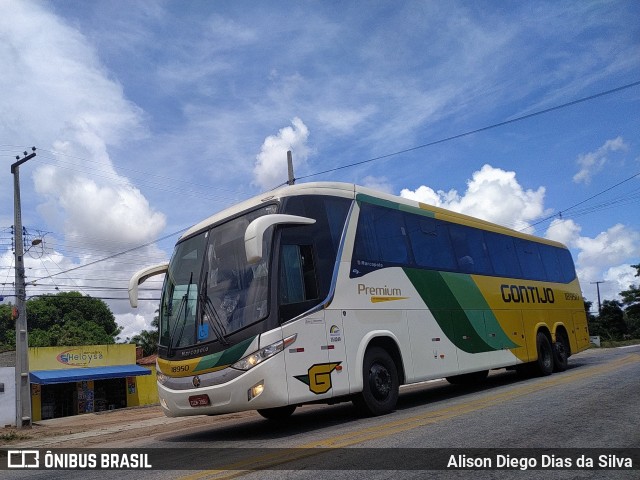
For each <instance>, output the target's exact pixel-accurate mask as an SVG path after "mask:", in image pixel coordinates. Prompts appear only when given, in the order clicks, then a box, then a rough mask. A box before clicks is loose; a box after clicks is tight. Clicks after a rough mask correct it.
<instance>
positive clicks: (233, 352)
mask: <svg viewBox="0 0 640 480" xmlns="http://www.w3.org/2000/svg"><path fill="white" fill-rule="evenodd" d="M255 338H256V337H255V336H253V337H251V338H248V339H246V340H243V341H242V342H240V343H238V344H237V345H234V346H233V347H231V348H228V349H226V350H223V351H221V352H217V353H213V354H211V355H207V356H206V357H202V358H201V359H200V362H199V363H198V365H197V366H196V369H195V371H194V372H200V371H202V370H208V369H210V368H215V367H218V366H221V365H231V364H232V363H235V362H237V361H238V360H240V359H241V358H242V357H243V356H244V355H245V353H246V351H247V348H248V347H249V345H251V342H253V340H254V339H255Z"/></svg>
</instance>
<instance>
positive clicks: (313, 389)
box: [283, 311, 335, 403]
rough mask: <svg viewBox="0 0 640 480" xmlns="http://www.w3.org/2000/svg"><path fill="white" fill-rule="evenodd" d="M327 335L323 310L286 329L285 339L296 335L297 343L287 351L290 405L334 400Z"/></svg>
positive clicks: (293, 323) (295, 322) (284, 330)
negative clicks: (330, 378)
mask: <svg viewBox="0 0 640 480" xmlns="http://www.w3.org/2000/svg"><path fill="white" fill-rule="evenodd" d="M325 332H326V327H325V319H324V311H319V312H315V313H312V314H311V315H309V316H307V317H305V318H302V319H299V320H296V321H294V322H291V323H288V324H286V325H284V326H283V335H284V337H285V338H286V337H288V336H290V335H293V334H295V335H297V337H296V341H295V342H294V343H293V344H292V345H290V346H289V347H287V349H286V350H285V352H284V355H285V365H286V369H287V386H288V388H289V403H298V402H308V401H310V400H315V399H322V398H328V397H331V395H332V392H331V382H330V381H328V380H327V378H328V375H330V373H331V371H332V368H330V366H331V364H330V362H329V350H328V349H327V348H326V333H325ZM333 368H334V369H335V367H333Z"/></svg>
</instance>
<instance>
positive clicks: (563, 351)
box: [556, 340, 567, 361]
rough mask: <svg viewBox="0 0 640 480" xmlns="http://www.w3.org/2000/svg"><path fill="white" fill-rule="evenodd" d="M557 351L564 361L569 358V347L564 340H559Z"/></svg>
mask: <svg viewBox="0 0 640 480" xmlns="http://www.w3.org/2000/svg"><path fill="white" fill-rule="evenodd" d="M556 351H557V352H558V357H559V358H560V359H561V360H562V361H564V360H566V359H567V348H566V346H565V344H564V341H562V340H561V341H559V342H557V343H556Z"/></svg>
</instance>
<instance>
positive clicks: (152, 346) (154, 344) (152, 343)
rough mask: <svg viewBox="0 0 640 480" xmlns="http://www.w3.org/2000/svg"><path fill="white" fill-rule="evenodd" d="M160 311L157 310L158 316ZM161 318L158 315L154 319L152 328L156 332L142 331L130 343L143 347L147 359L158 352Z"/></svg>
mask: <svg viewBox="0 0 640 480" xmlns="http://www.w3.org/2000/svg"><path fill="white" fill-rule="evenodd" d="M157 313H158V311H157V310H156V314H157ZM159 324H160V322H159V317H158V316H157V315H156V316H155V317H153V321H152V322H151V326H152V327H155V328H154V330H142V331H141V332H140V333H139V334H138V335H135V336H134V337H133V338H132V339H131V341H130V342H129V343H135V344H136V345H138V346H139V347H142V352H143V354H144V356H145V357H148V356H149V355H153V354H154V353H157V352H158V337H159V331H158V326H159Z"/></svg>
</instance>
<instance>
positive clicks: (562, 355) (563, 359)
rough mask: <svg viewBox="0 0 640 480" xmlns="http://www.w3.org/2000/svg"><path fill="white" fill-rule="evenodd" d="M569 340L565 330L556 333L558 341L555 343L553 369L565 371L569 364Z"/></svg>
mask: <svg viewBox="0 0 640 480" xmlns="http://www.w3.org/2000/svg"><path fill="white" fill-rule="evenodd" d="M569 348H570V347H569V341H568V340H567V336H566V335H565V334H564V332H558V333H556V343H554V344H553V370H554V371H555V372H564V371H565V370H566V369H567V366H568V365H569Z"/></svg>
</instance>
